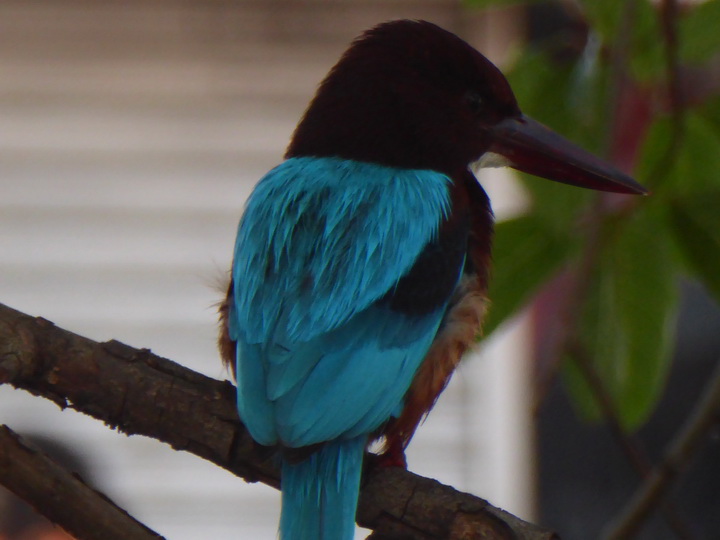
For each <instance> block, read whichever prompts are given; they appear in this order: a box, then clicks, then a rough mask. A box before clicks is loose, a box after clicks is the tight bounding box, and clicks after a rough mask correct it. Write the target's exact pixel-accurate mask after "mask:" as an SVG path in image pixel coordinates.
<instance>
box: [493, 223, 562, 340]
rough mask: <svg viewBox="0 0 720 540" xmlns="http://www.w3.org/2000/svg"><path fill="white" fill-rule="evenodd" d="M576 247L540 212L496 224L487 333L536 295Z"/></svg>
mask: <svg viewBox="0 0 720 540" xmlns="http://www.w3.org/2000/svg"><path fill="white" fill-rule="evenodd" d="M572 247H573V246H572V242H571V241H570V238H562V237H558V236H557V235H556V234H554V233H553V232H552V231H551V230H550V229H549V228H548V227H547V226H546V225H545V224H544V223H543V222H542V220H540V219H538V218H537V216H533V215H528V216H521V217H518V218H515V219H511V220H508V221H503V222H501V223H499V224H498V225H497V226H496V229H495V245H494V247H493V272H492V277H491V281H490V290H489V293H488V296H489V297H490V302H491V305H490V311H489V313H488V317H487V319H486V321H485V324H484V331H485V334H486V335H489V334H490V333H491V332H492V331H493V330H495V329H496V328H497V327H498V326H499V325H500V323H502V322H503V321H504V320H505V319H507V318H508V317H510V316H511V315H513V314H514V313H515V312H517V311H518V309H519V308H521V307H522V306H523V305H524V304H525V303H526V302H527V301H528V300H529V299H530V298H531V297H532V295H533V294H534V293H535V292H536V291H537V290H538V289H539V287H540V286H541V285H542V284H543V283H544V282H545V281H546V280H547V279H548V278H549V277H550V276H551V275H552V274H553V272H555V271H556V270H557V268H558V267H559V266H560V265H561V264H562V262H563V261H564V260H565V259H566V258H567V257H568V255H569V254H570V252H571V251H572Z"/></svg>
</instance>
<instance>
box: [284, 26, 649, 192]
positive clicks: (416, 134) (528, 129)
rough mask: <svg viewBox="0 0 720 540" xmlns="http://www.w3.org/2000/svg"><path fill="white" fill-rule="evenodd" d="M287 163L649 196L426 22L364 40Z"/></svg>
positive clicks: (331, 81)
mask: <svg viewBox="0 0 720 540" xmlns="http://www.w3.org/2000/svg"><path fill="white" fill-rule="evenodd" d="M287 156H288V157H293V156H318V157H319V156H336V157H342V158H346V159H354V160H359V161H368V162H373V163H379V164H383V165H388V166H393V167H403V168H413V169H432V170H437V171H440V172H444V173H446V174H449V175H451V176H454V175H455V174H458V173H461V172H462V171H465V170H466V169H467V168H468V166H470V165H471V164H473V163H475V162H478V163H479V164H480V165H488V166H498V165H507V166H510V167H513V168H515V169H518V170H521V171H525V172H528V173H531V174H534V175H537V176H542V177H544V178H549V179H551V180H556V181H559V182H565V183H568V184H573V185H579V186H583V187H588V188H593V189H599V190H604V191H616V192H621V193H645V189H644V188H643V187H642V186H640V185H639V184H637V183H636V182H635V181H634V180H632V179H631V178H630V177H629V176H627V175H625V174H623V173H621V172H619V171H617V170H616V169H614V168H613V167H611V166H610V165H609V164H607V163H605V162H603V161H602V160H600V159H598V158H596V157H594V156H593V155H592V154H590V153H588V152H586V151H584V150H582V149H581V148H579V147H577V146H575V145H573V144H572V143H570V142H568V141H566V140H565V139H563V138H562V137H560V136H559V135H557V134H555V133H553V132H552V131H551V130H549V129H548V128H545V127H544V126H542V125H541V124H539V123H538V122H535V121H534V120H532V119H530V118H528V117H527V116H525V115H523V114H522V112H521V111H520V108H519V106H518V104H517V101H516V99H515V96H514V94H513V92H512V89H511V88H510V85H509V84H508V82H507V80H506V79H505V77H504V76H503V74H502V73H501V72H500V70H499V69H498V68H496V67H495V66H494V65H493V64H492V63H491V62H490V61H489V60H488V59H487V58H485V57H484V56H483V55H482V54H480V53H479V52H477V51H476V50H475V49H473V48H472V47H471V46H470V45H468V44H467V43H465V42H464V41H463V40H461V39H460V38H458V37H457V36H455V35H454V34H452V33H450V32H447V31H446V30H443V29H442V28H439V27H438V26H436V25H434V24H431V23H428V22H424V21H407V20H402V21H392V22H388V23H384V24H381V25H379V26H376V27H375V28H373V29H371V30H368V31H367V32H365V33H364V34H363V35H361V36H360V37H359V38H358V39H357V40H355V42H353V44H352V45H351V46H350V48H349V49H348V50H347V51H346V52H345V54H344V55H343V56H342V57H341V58H340V60H339V61H338V63H337V64H336V65H335V67H333V69H332V70H331V71H330V73H329V74H328V76H327V77H326V78H325V80H324V81H323V82H322V84H321V85H320V87H319V89H318V91H317V94H316V96H315V98H314V99H313V101H312V102H311V103H310V106H309V107H308V110H307V111H306V113H305V115H304V117H303V119H302V120H301V122H300V123H299V124H298V127H297V129H296V131H295V134H294V135H293V138H292V141H291V143H290V146H289V148H288V151H287Z"/></svg>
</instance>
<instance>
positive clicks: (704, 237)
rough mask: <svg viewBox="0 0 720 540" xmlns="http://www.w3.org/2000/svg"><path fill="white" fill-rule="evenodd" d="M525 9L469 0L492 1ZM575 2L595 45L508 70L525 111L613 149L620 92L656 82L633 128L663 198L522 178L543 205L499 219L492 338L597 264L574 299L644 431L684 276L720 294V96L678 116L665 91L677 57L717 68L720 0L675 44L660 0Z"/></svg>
mask: <svg viewBox="0 0 720 540" xmlns="http://www.w3.org/2000/svg"><path fill="white" fill-rule="evenodd" d="M519 3H520V2H510V1H507V0H496V1H492V0H468V1H467V4H468V5H471V6H479V7H483V8H486V7H503V6H506V5H510V4H514V5H517V4H519ZM575 6H576V7H577V8H578V11H577V12H574V13H573V14H572V16H573V17H575V18H580V19H581V21H580V22H581V23H582V27H585V28H588V29H589V30H588V34H587V40H586V44H585V47H584V49H582V50H578V51H575V52H576V54H574V56H572V55H571V58H573V59H569V58H568V55H567V54H558V48H557V43H552V40H549V41H548V43H545V42H543V43H542V44H534V45H528V46H527V47H526V48H525V50H524V51H522V54H520V56H519V57H518V59H517V60H516V62H515V63H514V66H513V67H512V70H511V71H510V72H509V73H508V78H509V79H510V82H511V85H512V87H513V89H514V90H515V92H516V96H517V98H518V102H519V103H520V105H521V107H522V109H523V111H524V112H525V113H526V114H528V115H530V116H532V117H534V118H536V119H537V120H539V121H541V122H543V123H545V124H547V125H549V126H550V127H552V128H553V129H554V130H556V131H558V132H560V133H562V134H563V135H565V136H566V137H568V138H569V139H571V140H573V141H575V142H577V143H579V144H580V145H582V146H584V147H586V148H588V149H590V150H592V151H594V152H596V153H598V154H600V155H605V156H608V154H609V150H610V149H611V148H613V145H612V141H613V137H615V136H617V135H618V134H617V130H618V129H622V128H620V127H619V126H627V125H632V121H634V119H630V120H631V122H630V124H628V122H624V123H622V122H618V121H617V117H618V110H619V108H618V107H619V97H618V96H619V95H620V91H619V90H620V89H621V88H628V87H631V88H642V89H644V90H645V91H646V92H647V95H648V96H649V98H648V99H650V100H651V107H650V113H651V114H650V115H649V118H648V117H647V115H646V116H645V117H643V116H642V115H638V119H637V122H639V123H644V124H643V125H641V126H640V127H641V128H640V129H637V130H633V133H635V131H637V138H638V140H636V141H633V142H634V143H635V144H636V145H637V147H638V148H639V149H640V150H639V151H638V152H637V155H636V156H634V158H633V161H634V171H633V172H634V176H635V178H636V179H637V180H638V181H639V182H641V183H642V184H644V185H646V186H647V187H649V188H650V189H651V191H652V194H651V195H650V196H648V197H630V196H615V195H610V196H608V195H607V194H598V193H594V192H590V191H586V190H581V189H574V188H568V187H567V186H564V185H561V184H556V183H553V182H546V181H544V180H539V179H537V178H533V177H529V176H523V178H522V182H523V184H524V185H525V187H526V189H527V191H528V193H529V195H530V199H531V204H530V207H529V209H528V212H527V213H526V214H524V215H522V216H520V217H516V218H514V219H510V220H508V221H505V222H502V223H499V224H498V225H497V233H496V246H495V249H494V272H493V281H492V284H491V290H490V298H491V299H492V310H491V314H490V318H489V320H488V322H487V326H486V332H487V333H490V332H492V331H493V330H494V329H495V328H497V327H498V326H499V325H500V324H501V323H502V321H503V320H505V319H506V318H507V317H509V316H511V315H512V314H514V313H515V312H517V311H518V310H519V309H520V308H521V307H522V306H523V305H525V304H526V303H527V302H528V301H529V300H531V299H532V298H533V297H534V295H536V294H537V293H538V292H539V290H541V289H542V287H543V285H544V284H546V283H547V282H548V281H549V280H550V279H551V278H553V277H554V276H556V275H557V274H558V272H560V271H561V270H562V271H567V270H568V269H569V270H570V271H579V270H580V269H585V270H586V272H585V273H588V274H589V275H587V276H583V278H582V279H579V280H578V281H579V282H580V283H581V284H582V286H581V287H580V288H579V289H578V290H570V291H567V293H566V294H567V295H568V296H569V297H571V298H569V301H570V303H571V305H573V306H574V307H575V308H576V309H574V310H572V311H571V313H570V314H571V315H576V316H575V317H572V318H570V324H571V325H572V328H571V329H570V330H571V332H572V336H573V338H572V339H575V340H577V343H580V345H581V347H582V350H583V352H584V353H585V354H584V355H583V356H585V357H586V358H587V359H589V360H590V363H591V365H592V368H593V371H594V372H595V373H597V375H598V377H599V378H600V380H601V381H602V385H603V388H604V391H605V392H607V394H608V395H609V396H610V398H611V399H612V401H613V404H614V406H615V409H616V411H617V413H618V415H619V419H620V421H621V423H622V424H623V425H624V426H625V428H626V429H636V428H637V427H639V426H640V425H641V424H642V423H643V422H644V421H645V420H646V419H647V417H648V416H649V414H650V413H651V412H652V410H653V408H654V405H655V404H656V403H657V401H658V399H659V397H660V395H661V393H662V391H663V388H664V384H665V380H666V377H667V374H668V371H669V362H670V358H671V354H672V351H673V348H674V329H675V319H676V314H677V308H678V285H679V283H678V282H679V278H680V276H681V275H690V276H692V277H693V278H695V279H697V280H699V281H701V282H702V283H704V284H705V286H706V287H707V289H708V290H709V291H710V292H711V293H712V294H713V295H714V296H715V298H716V299H720V98H719V97H718V96H717V95H713V94H712V92H708V93H707V94H708V95H707V96H704V97H703V99H701V100H698V103H695V102H693V103H694V104H693V105H692V107H689V106H688V108H686V109H684V110H683V111H680V112H678V111H675V114H673V113H672V111H671V110H670V109H671V105H670V104H669V100H668V98H667V96H668V95H670V91H669V84H670V83H669V80H670V79H671V78H672V75H671V74H670V73H671V72H672V70H671V68H670V67H669V66H671V65H672V64H671V61H670V60H669V58H673V57H674V58H677V59H678V61H679V62H680V64H681V67H682V66H686V65H687V66H693V67H694V68H696V69H703V68H705V69H711V65H709V66H706V65H705V64H706V63H707V62H709V61H711V60H713V59H717V58H718V54H719V53H720V32H718V31H717V21H719V20H720V1H719V0H714V1H710V2H706V3H704V4H699V5H696V6H692V7H691V6H687V5H683V7H682V9H680V10H679V11H680V15H679V16H678V18H677V20H674V21H673V23H674V25H675V28H676V31H677V33H676V35H677V49H676V50H674V51H673V50H672V49H671V47H672V46H671V45H668V44H669V43H673V40H672V39H669V37H668V36H667V35H665V34H664V31H663V24H662V21H661V14H660V3H658V2H652V3H651V2H649V1H648V0H630V1H629V0H603V1H602V2H598V1H596V0H581V1H580V2H578V3H577V4H576V5H575ZM666 31H667V30H665V32H666ZM668 51H670V53H669V52H668ZM679 72H680V73H683V70H682V69H680V70H679ZM714 76H715V77H717V76H718V75H717V74H714ZM675 82H678V81H675ZM626 112H628V111H627V110H626ZM632 113H633V111H632V110H630V111H629V114H632ZM626 120H627V119H626ZM565 345H566V347H565V349H564V350H565V353H564V354H563V355H561V356H560V358H563V359H564V362H563V364H564V367H563V372H564V379H565V381H566V382H567V384H568V385H569V388H570V393H571V395H572V396H573V397H574V401H575V403H576V404H577V406H578V409H579V410H580V411H581V412H582V413H583V415H584V416H585V417H587V418H590V419H599V418H600V412H599V408H598V407H597V404H596V398H595V394H594V392H593V391H592V390H591V389H590V388H589V386H588V382H587V380H586V378H585V376H584V375H582V370H579V369H577V365H576V364H575V363H574V362H577V361H579V359H578V358H573V357H572V356H571V355H570V354H568V353H567V343H565Z"/></svg>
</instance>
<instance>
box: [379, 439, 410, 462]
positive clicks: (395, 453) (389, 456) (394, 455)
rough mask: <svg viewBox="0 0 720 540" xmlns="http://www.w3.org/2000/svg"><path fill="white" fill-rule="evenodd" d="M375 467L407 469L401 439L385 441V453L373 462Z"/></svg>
mask: <svg viewBox="0 0 720 540" xmlns="http://www.w3.org/2000/svg"><path fill="white" fill-rule="evenodd" d="M375 466H376V467H402V468H403V469H407V459H406V458H405V444H404V442H403V440H402V439H400V438H394V439H392V440H390V441H387V442H386V444H385V451H384V452H383V453H382V454H379V455H378V456H377V459H376V460H375Z"/></svg>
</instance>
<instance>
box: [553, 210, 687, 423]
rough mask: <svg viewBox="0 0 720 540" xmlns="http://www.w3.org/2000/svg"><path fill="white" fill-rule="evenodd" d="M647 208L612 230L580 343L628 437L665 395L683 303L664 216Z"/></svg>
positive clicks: (581, 391)
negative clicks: (628, 432) (677, 317)
mask: <svg viewBox="0 0 720 540" xmlns="http://www.w3.org/2000/svg"><path fill="white" fill-rule="evenodd" d="M648 208H650V207H648V206H645V207H643V209H642V210H641V211H639V212H638V214H637V215H635V216H634V217H633V219H632V221H631V222H629V223H623V224H617V226H616V227H614V228H613V230H611V231H610V233H609V234H611V235H612V236H613V237H612V238H611V241H610V242H609V243H608V245H607V246H606V249H605V250H604V251H603V253H602V257H601V260H600V262H599V264H598V265H597V268H596V270H595V273H594V276H593V278H592V279H593V281H592V287H591V289H590V293H589V297H588V299H587V302H586V305H585V307H584V313H583V317H582V320H581V328H580V336H579V337H580V340H581V343H582V345H583V347H584V350H585V351H586V352H587V354H588V357H589V358H590V359H591V361H592V362H593V366H594V369H595V371H596V372H597V373H598V375H599V377H600V379H601V380H602V384H603V386H604V388H605V389H606V391H607V392H608V394H609V396H610V398H611V400H612V401H613V404H614V407H615V409H616V412H617V414H618V416H619V419H620V421H621V423H622V425H623V426H624V427H625V428H626V429H628V430H632V429H636V428H637V427H639V426H640V425H641V424H642V423H643V422H644V421H645V420H646V419H647V417H648V416H649V414H650V413H651V412H652V410H653V408H654V406H655V404H656V403H657V400H658V399H659V397H660V394H661V392H662V389H663V388H664V384H665V380H666V378H667V374H668V371H669V366H670V353H671V349H672V344H673V342H674V333H673V332H674V323H675V317H676V311H677V300H678V298H677V297H678V294H677V286H676V276H677V268H676V265H675V264H674V263H673V259H672V255H671V254H672V249H671V245H670V243H669V239H668V236H669V235H668V234H667V233H666V234H663V230H664V228H663V226H662V223H663V217H662V215H660V214H659V212H658V211H657V210H653V209H652V208H651V210H648ZM567 367H568V369H566V370H565V375H566V380H567V381H568V384H569V388H570V392H571V395H572V396H573V398H574V401H575V403H576V404H577V405H578V407H579V409H580V410H581V412H582V413H583V414H584V416H586V417H587V418H589V419H595V420H597V419H600V418H601V415H600V412H599V409H598V406H597V401H596V398H595V396H594V394H593V392H592V391H591V390H590V389H589V387H588V384H587V381H586V380H585V379H584V377H582V376H581V375H580V372H579V370H578V368H577V366H574V365H572V362H570V363H568V366H567Z"/></svg>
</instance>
